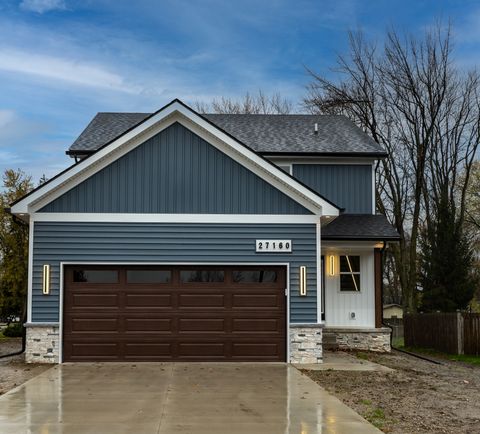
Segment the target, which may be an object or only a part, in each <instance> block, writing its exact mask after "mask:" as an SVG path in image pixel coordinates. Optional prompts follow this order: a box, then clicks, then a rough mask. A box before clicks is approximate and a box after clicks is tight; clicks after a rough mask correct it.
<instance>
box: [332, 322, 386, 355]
mask: <svg viewBox="0 0 480 434" xmlns="http://www.w3.org/2000/svg"><path fill="white" fill-rule="evenodd" d="M390 333H391V330H390V329H389V328H386V327H384V328H378V329H376V328H358V329H353V328H348V327H325V328H324V329H323V347H324V349H326V350H363V351H375V352H382V353H385V352H387V353H388V352H390V351H391V346H390Z"/></svg>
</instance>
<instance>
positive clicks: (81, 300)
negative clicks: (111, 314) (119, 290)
mask: <svg viewBox="0 0 480 434" xmlns="http://www.w3.org/2000/svg"><path fill="white" fill-rule="evenodd" d="M71 297H72V301H71V307H72V309H75V308H82V307H88V308H89V309H91V308H105V307H112V308H117V306H118V301H119V294H102V293H98V294H92V293H76V294H72V296H71Z"/></svg>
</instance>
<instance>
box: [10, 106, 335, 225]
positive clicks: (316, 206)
mask: <svg viewBox="0 0 480 434" xmlns="http://www.w3.org/2000/svg"><path fill="white" fill-rule="evenodd" d="M175 115H177V117H180V118H182V119H183V120H186V121H188V122H191V124H192V125H194V126H196V127H198V128H200V129H202V130H204V131H206V132H208V133H209V134H211V135H212V137H215V138H217V139H218V140H219V141H221V142H222V143H224V144H225V145H226V146H228V147H229V149H232V150H233V151H235V152H236V153H237V154H238V155H239V156H242V157H243V158H244V161H243V163H242V164H245V162H248V164H249V165H251V167H252V168H255V169H256V170H257V174H258V172H260V173H261V175H263V176H262V177H263V178H264V179H265V180H267V182H270V183H271V184H272V185H274V186H275V187H277V188H279V189H280V190H281V191H283V192H284V193H286V194H287V195H288V196H290V197H292V199H294V200H296V201H297V202H299V203H300V204H302V205H303V206H304V207H305V208H307V209H308V210H309V211H311V212H312V213H313V214H318V215H320V216H322V215H333V216H337V215H339V212H340V209H339V208H338V207H337V206H336V205H335V204H333V203H332V202H330V201H328V200H327V199H325V198H323V197H322V196H320V195H318V194H317V193H316V192H314V191H313V190H311V189H310V188H308V187H307V186H305V185H303V184H302V183H300V182H299V181H297V180H295V178H293V177H292V176H291V175H289V174H287V173H285V172H284V171H283V170H281V169H279V168H278V167H277V166H275V165H274V164H273V163H271V162H270V161H268V160H267V159H265V158H264V157H263V156H262V155H260V154H258V153H256V152H255V151H253V150H252V149H250V148H249V147H248V146H246V145H245V144H243V143H242V142H240V141H238V139H236V138H235V137H233V136H231V135H229V134H228V133H226V132H225V131H223V130H222V129H220V128H219V127H217V126H216V125H215V124H213V123H212V122H210V121H209V120H208V119H206V118H204V117H203V116H201V115H200V114H198V113H197V112H195V111H194V110H192V109H191V108H190V107H188V106H187V105H185V104H184V103H183V102H181V101H180V100H174V101H172V102H171V103H169V104H167V105H166V106H164V107H163V108H161V109H160V110H158V111H157V112H155V113H153V114H152V115H151V116H149V117H147V118H146V119H144V120H143V121H142V122H140V123H139V124H137V125H136V126H134V127H132V128H131V129H130V130H128V131H126V132H125V133H123V134H122V135H120V136H119V137H117V138H115V139H113V140H112V141H110V142H108V143H107V144H105V145H104V146H102V147H101V148H99V149H98V150H97V151H95V152H94V153H92V154H90V155H87V156H86V158H84V159H82V160H81V161H80V162H78V163H76V164H74V165H72V166H70V167H69V168H67V169H66V170H64V171H63V172H61V173H60V174H58V175H57V176H55V177H54V178H52V179H51V180H49V181H48V182H46V183H44V184H42V185H41V186H40V187H38V188H37V189H35V190H33V191H32V192H30V193H29V194H27V195H25V196H24V197H23V198H21V199H19V200H18V201H16V202H14V203H13V204H11V212H12V214H19V215H20V214H29V213H31V212H35V211H37V210H38V209H40V208H41V207H42V206H44V205H45V204H46V203H49V202H51V201H52V200H54V199H55V198H56V197H58V196H60V195H61V194H63V193H64V192H65V191H68V190H69V189H70V188H73V187H74V186H75V185H77V184H79V183H80V182H82V181H83V180H84V179H86V178H88V177H89V176H91V175H92V174H93V173H96V171H98V170H101V168H103V167H104V166H102V164H105V165H107V163H105V162H108V161H109V158H114V157H112V155H113V156H115V155H117V157H116V158H119V156H121V155H123V154H122V153H121V152H122V150H123V151H124V153H126V152H128V151H129V150H131V149H129V146H133V147H132V149H133V148H134V147H136V146H139V144H141V143H143V142H144V141H145V140H147V139H148V138H149V137H148V135H149V134H151V135H154V134H157V133H158V131H156V129H158V128H159V126H162V125H164V124H165V125H167V126H168V125H169V124H167V120H168V119H173V116H175ZM162 122H163V124H162ZM172 122H173V120H172ZM164 128H166V127H165V126H164ZM187 128H188V126H187ZM162 129H163V128H161V129H160V131H161V130H162ZM67 152H68V151H67ZM70 152H72V154H73V151H70ZM116 158H114V159H113V161H114V160H115V159H116ZM100 163H102V164H100ZM108 164H109V163H108ZM94 165H95V167H96V169H97V170H96V171H93V173H91V174H90V175H88V173H89V171H90V172H92V167H93V166H94ZM89 169H90V170H89ZM68 187H69V188H68Z"/></svg>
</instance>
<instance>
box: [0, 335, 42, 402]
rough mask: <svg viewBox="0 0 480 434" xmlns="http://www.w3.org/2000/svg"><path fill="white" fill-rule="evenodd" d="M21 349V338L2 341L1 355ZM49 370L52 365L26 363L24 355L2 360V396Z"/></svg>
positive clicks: (0, 393)
mask: <svg viewBox="0 0 480 434" xmlns="http://www.w3.org/2000/svg"><path fill="white" fill-rule="evenodd" d="M21 349H22V339H21V338H8V339H2V340H0V355H4V354H10V353H13V352H16V351H20V350H21ZM49 368H51V365H37V364H30V363H29V364H27V363H25V361H24V356H23V354H20V355H17V356H12V357H6V358H4V359H0V395H3V394H4V393H6V392H8V391H9V390H10V389H13V388H14V387H17V386H19V385H20V384H23V383H25V381H28V380H30V379H31V378H33V377H36V376H37V375H38V374H41V373H42V372H43V371H46V370H47V369H49Z"/></svg>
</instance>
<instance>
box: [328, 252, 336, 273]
mask: <svg viewBox="0 0 480 434" xmlns="http://www.w3.org/2000/svg"><path fill="white" fill-rule="evenodd" d="M328 275H329V276H335V256H334V255H330V256H329V257H328Z"/></svg>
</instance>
